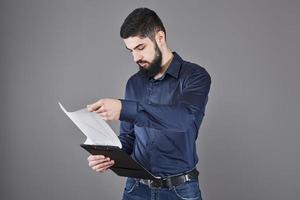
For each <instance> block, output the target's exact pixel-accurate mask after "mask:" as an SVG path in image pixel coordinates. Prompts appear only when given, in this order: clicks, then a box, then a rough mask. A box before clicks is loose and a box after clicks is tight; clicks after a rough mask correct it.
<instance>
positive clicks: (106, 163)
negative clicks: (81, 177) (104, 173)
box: [92, 160, 114, 171]
mask: <svg viewBox="0 0 300 200" xmlns="http://www.w3.org/2000/svg"><path fill="white" fill-rule="evenodd" d="M113 164H114V161H113V160H112V161H109V162H105V163H101V164H98V165H96V166H93V167H92V169H93V170H95V171H96V170H99V169H102V168H106V167H108V166H111V165H113Z"/></svg>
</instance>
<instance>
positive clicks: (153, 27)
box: [120, 8, 166, 41]
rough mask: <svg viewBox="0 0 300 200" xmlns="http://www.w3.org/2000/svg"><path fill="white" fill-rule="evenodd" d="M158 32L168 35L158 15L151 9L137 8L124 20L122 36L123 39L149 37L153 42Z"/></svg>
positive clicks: (121, 30)
mask: <svg viewBox="0 0 300 200" xmlns="http://www.w3.org/2000/svg"><path fill="white" fill-rule="evenodd" d="M157 31H163V32H164V33H165V35H166V30H165V27H164V25H163V23H162V21H161V19H160V18H159V17H158V15H157V14H156V13H155V12H154V11H153V10H150V9H149V8H137V9H135V10H134V11H132V12H131V13H130V14H129V15H128V16H127V17H126V19H125V20H124V22H123V24H122V26H121V29H120V36H121V38H123V39H126V38H129V37H134V36H139V37H142V38H145V37H149V38H150V39H151V40H152V41H153V40H154V38H155V33H156V32H157Z"/></svg>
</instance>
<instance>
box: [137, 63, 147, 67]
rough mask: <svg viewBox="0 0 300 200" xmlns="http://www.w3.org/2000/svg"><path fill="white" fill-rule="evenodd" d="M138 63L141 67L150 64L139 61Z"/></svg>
mask: <svg viewBox="0 0 300 200" xmlns="http://www.w3.org/2000/svg"><path fill="white" fill-rule="evenodd" d="M137 64H138V65H139V66H140V67H142V68H146V67H147V65H148V63H147V62H138V63H137Z"/></svg>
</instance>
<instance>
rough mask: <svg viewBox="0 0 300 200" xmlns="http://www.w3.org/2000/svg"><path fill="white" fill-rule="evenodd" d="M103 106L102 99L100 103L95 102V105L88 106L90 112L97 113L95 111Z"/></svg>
mask: <svg viewBox="0 0 300 200" xmlns="http://www.w3.org/2000/svg"><path fill="white" fill-rule="evenodd" d="M102 105H103V100H102V99H100V100H99V101H97V102H95V103H93V104H91V105H89V106H88V111H90V112H91V111H95V110H97V109H98V108H99V107H101V106H102Z"/></svg>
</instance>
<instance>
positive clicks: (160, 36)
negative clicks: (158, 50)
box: [155, 31, 166, 46]
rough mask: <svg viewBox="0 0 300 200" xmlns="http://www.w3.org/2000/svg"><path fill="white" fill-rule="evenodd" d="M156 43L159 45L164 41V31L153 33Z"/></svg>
mask: <svg viewBox="0 0 300 200" xmlns="http://www.w3.org/2000/svg"><path fill="white" fill-rule="evenodd" d="M155 40H156V43H157V44H158V45H159V46H161V45H163V44H164V43H165V42H166V38H165V33H164V32H163V31H157V32H156V34H155Z"/></svg>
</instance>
